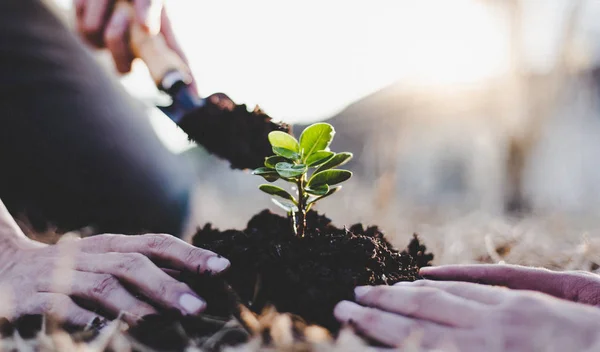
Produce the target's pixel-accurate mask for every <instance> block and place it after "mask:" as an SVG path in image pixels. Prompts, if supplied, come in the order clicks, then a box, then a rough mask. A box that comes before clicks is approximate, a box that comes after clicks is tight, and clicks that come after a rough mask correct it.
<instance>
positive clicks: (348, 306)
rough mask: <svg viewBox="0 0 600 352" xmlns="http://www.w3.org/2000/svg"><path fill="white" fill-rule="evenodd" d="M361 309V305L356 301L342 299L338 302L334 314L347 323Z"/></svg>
mask: <svg viewBox="0 0 600 352" xmlns="http://www.w3.org/2000/svg"><path fill="white" fill-rule="evenodd" d="M360 309H361V306H359V305H358V304H356V303H353V302H350V301H341V302H340V303H338V304H337V306H335V309H334V310H333V315H335V317H336V318H337V319H338V320H339V321H341V322H344V323H347V322H348V321H350V320H351V319H352V318H355V317H356V314H357V313H358V312H359V311H360Z"/></svg>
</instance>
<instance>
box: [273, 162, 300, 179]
mask: <svg viewBox="0 0 600 352" xmlns="http://www.w3.org/2000/svg"><path fill="white" fill-rule="evenodd" d="M275 170H277V173H278V174H279V176H281V177H283V178H292V177H298V176H302V175H303V174H305V173H306V171H307V167H306V165H304V164H298V165H294V164H290V163H285V162H283V163H277V165H275Z"/></svg>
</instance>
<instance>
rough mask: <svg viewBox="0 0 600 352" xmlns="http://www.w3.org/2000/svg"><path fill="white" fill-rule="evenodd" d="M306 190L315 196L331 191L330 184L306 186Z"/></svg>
mask: <svg viewBox="0 0 600 352" xmlns="http://www.w3.org/2000/svg"><path fill="white" fill-rule="evenodd" d="M304 190H305V191H306V193H308V194H311V195H313V196H324V195H325V194H327V192H329V186H328V185H319V186H316V187H306V188H305V189H304Z"/></svg>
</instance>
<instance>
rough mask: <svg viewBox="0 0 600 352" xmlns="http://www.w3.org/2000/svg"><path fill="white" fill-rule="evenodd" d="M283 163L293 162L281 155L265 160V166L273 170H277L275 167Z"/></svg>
mask: <svg viewBox="0 0 600 352" xmlns="http://www.w3.org/2000/svg"><path fill="white" fill-rule="evenodd" d="M281 162H291V160H290V159H287V158H284V157H282V156H279V155H273V156H270V157H268V158H265V166H266V167H269V168H271V169H275V165H277V163H281Z"/></svg>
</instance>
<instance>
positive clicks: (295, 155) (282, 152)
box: [273, 147, 300, 160]
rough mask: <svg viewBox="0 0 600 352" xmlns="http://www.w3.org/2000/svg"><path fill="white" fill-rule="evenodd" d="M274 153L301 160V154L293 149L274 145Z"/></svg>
mask: <svg viewBox="0 0 600 352" xmlns="http://www.w3.org/2000/svg"><path fill="white" fill-rule="evenodd" d="M273 153H275V154H277V155H279V156H282V157H284V158H286V159H290V160H300V154H298V153H296V152H295V151H293V150H289V149H286V148H281V147H273Z"/></svg>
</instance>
